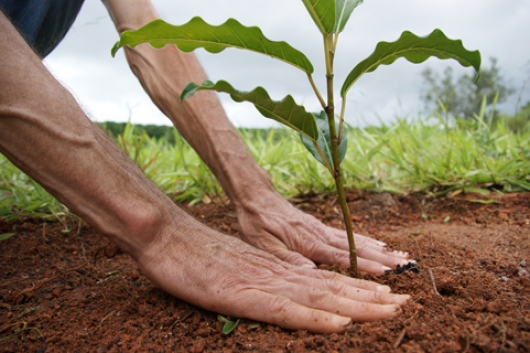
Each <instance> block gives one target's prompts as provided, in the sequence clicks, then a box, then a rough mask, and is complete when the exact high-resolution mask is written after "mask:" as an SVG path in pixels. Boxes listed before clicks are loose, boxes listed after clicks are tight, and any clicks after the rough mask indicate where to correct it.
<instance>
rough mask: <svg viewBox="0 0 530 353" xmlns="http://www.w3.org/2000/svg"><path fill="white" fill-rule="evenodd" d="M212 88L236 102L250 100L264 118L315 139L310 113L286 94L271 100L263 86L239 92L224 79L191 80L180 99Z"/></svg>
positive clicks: (314, 127)
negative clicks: (197, 81)
mask: <svg viewBox="0 0 530 353" xmlns="http://www.w3.org/2000/svg"><path fill="white" fill-rule="evenodd" d="M204 89H206V90H213V91H216V92H224V93H228V94H229V95H230V97H231V98H232V99H233V100H234V101H236V102H238V103H241V102H250V103H252V104H254V106H255V107H256V109H257V110H258V111H259V112H260V113H261V114H262V115H263V116H265V117H266V118H270V119H273V120H276V121H278V122H280V123H282V124H283V125H286V126H289V127H290V128H292V129H294V130H296V131H298V132H299V133H301V134H303V135H305V136H307V137H308V138H309V139H312V140H315V141H316V140H317V138H318V130H317V127H316V124H315V121H314V119H313V116H312V115H311V113H308V112H306V110H305V108H304V107H302V106H299V105H297V104H296V102H295V101H294V99H293V97H292V96H290V95H288V96H286V97H285V98H284V99H283V100H282V101H280V102H277V101H273V100H272V99H271V98H270V96H269V94H268V93H267V91H266V90H265V89H264V88H263V87H256V88H255V89H254V90H252V91H251V92H241V91H238V90H236V89H235V88H233V87H232V86H231V85H230V84H229V83H228V82H226V81H223V80H221V81H217V82H216V83H215V84H214V83H213V82H211V81H204V82H203V83H202V85H197V84H195V83H193V82H191V83H188V84H187V85H186V87H184V90H183V91H182V94H181V96H180V98H181V100H184V99H186V98H189V97H191V96H193V95H194V94H195V92H197V91H199V90H204Z"/></svg>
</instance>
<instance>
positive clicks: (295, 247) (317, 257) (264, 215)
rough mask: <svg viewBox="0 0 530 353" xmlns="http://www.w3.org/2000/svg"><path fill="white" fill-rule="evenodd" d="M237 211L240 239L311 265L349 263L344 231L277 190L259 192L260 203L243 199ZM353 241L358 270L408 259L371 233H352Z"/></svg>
mask: <svg viewBox="0 0 530 353" xmlns="http://www.w3.org/2000/svg"><path fill="white" fill-rule="evenodd" d="M237 213H238V214H237V216H238V219H239V225H240V228H241V239H243V240H244V241H245V242H247V243H249V244H251V245H253V246H255V247H257V248H260V249H262V250H265V251H267V252H269V253H271V254H273V255H275V256H277V257H278V258H280V259H282V260H284V261H287V262H289V263H292V264H294V265H298V266H306V267H313V268H314V267H316V266H315V262H318V263H326V264H336V263H339V264H341V265H345V266H349V264H350V258H349V251H348V239H347V236H346V231H344V230H339V229H335V228H332V227H328V226H326V225H324V224H323V223H321V222H320V221H319V220H317V219H316V218H315V217H313V216H311V215H308V214H306V213H304V212H302V211H300V210H299V209H297V208H295V207H294V206H293V205H292V204H290V203H289V202H288V201H287V200H285V199H284V198H283V197H281V196H280V195H279V194H277V193H269V194H268V195H267V196H264V195H260V201H259V204H252V203H251V202H246V204H245V205H244V207H238V209H237ZM355 245H356V248H357V260H358V266H359V270H361V271H365V272H369V273H372V274H383V273H384V272H385V271H386V270H390V269H391V268H395V267H396V265H398V264H399V265H404V264H407V263H409V262H411V260H409V257H410V256H409V254H408V253H406V252H401V251H390V250H388V249H387V248H386V244H385V243H383V242H380V241H377V240H375V239H372V238H370V237H366V236H363V235H359V234H355Z"/></svg>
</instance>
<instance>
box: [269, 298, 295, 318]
mask: <svg viewBox="0 0 530 353" xmlns="http://www.w3.org/2000/svg"><path fill="white" fill-rule="evenodd" d="M291 307H292V301H291V300H289V299H288V298H285V297H277V296H275V297H273V298H271V299H270V300H269V301H268V303H267V305H266V308H267V310H268V311H269V313H271V314H272V316H273V317H276V318H277V319H278V320H280V321H285V319H286V318H287V317H288V316H289V315H288V313H289V311H290V309H291Z"/></svg>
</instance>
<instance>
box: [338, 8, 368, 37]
mask: <svg viewBox="0 0 530 353" xmlns="http://www.w3.org/2000/svg"><path fill="white" fill-rule="evenodd" d="M362 2H363V0H337V8H336V12H337V14H336V16H335V28H334V30H333V32H335V33H340V32H342V31H343V30H344V27H345V26H346V23H347V22H348V20H349V19H350V15H351V13H352V12H353V10H354V9H355V8H356V7H357V6H359V5H360V4H361V3H362Z"/></svg>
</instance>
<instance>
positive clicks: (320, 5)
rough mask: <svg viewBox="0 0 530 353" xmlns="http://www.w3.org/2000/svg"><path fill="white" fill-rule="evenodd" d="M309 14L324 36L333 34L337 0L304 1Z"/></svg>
mask: <svg viewBox="0 0 530 353" xmlns="http://www.w3.org/2000/svg"><path fill="white" fill-rule="evenodd" d="M302 2H303V3H304V5H305V7H306V9H307V12H309V14H310V15H311V18H312V19H313V21H314V22H315V24H316V25H317V27H318V29H319V30H320V32H321V33H322V34H330V33H333V30H334V29H335V18H336V1H335V0H302Z"/></svg>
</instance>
